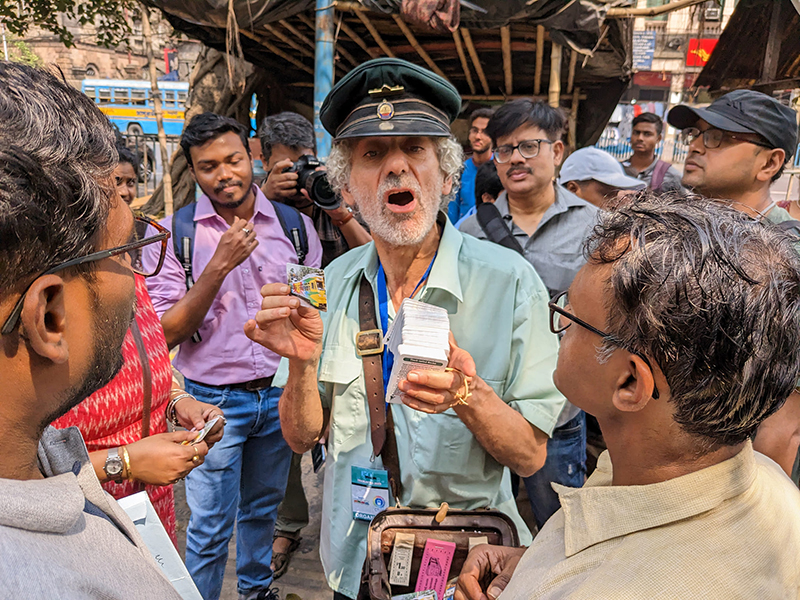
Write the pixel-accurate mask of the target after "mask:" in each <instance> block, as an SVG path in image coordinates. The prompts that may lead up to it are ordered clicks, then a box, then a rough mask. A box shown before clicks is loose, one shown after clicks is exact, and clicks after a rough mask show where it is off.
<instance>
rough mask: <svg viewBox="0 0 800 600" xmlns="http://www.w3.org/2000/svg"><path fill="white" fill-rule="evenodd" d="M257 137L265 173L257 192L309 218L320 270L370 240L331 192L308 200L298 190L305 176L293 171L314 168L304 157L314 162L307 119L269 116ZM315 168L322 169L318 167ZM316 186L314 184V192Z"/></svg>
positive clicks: (291, 115) (290, 114)
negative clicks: (319, 247)
mask: <svg viewBox="0 0 800 600" xmlns="http://www.w3.org/2000/svg"><path fill="white" fill-rule="evenodd" d="M258 137H259V139H260V140H261V153H262V156H261V160H262V162H263V163H264V170H265V171H266V172H267V179H266V180H265V181H264V183H263V184H262V185H261V191H263V192H264V195H265V196H266V197H267V198H269V199H270V200H277V201H279V202H284V203H286V204H289V205H291V206H294V207H295V208H296V209H297V210H299V211H301V212H303V213H305V214H306V215H308V216H309V217H311V220H312V221H314V227H315V228H316V230H317V234H318V235H319V239H320V241H321V242H322V266H323V267H325V266H327V265H328V263H330V262H331V261H332V260H333V259H334V258H338V257H339V256H341V255H342V254H344V253H345V252H347V251H348V250H349V249H350V248H356V247H358V246H362V245H364V244H366V243H368V242H370V241H372V237H371V236H370V234H369V232H368V231H367V230H366V229H365V228H364V227H363V226H362V225H361V223H359V222H358V220H357V219H354V218H353V210H352V209H351V208H350V207H349V206H347V205H346V204H342V203H341V202H340V198H338V197H336V196H333V194H332V192H329V191H328V190H327V189H326V190H325V192H323V196H324V197H323V198H314V199H312V197H311V196H310V195H309V193H308V191H307V190H306V189H303V188H302V187H301V189H300V190H299V191H298V180H299V178H300V177H301V176H303V175H305V173H302V175H301V173H298V172H297V171H298V170H299V171H301V172H302V171H307V170H308V169H314V168H315V167H314V166H312V165H311V164H307V163H306V160H305V159H304V157H309V158H314V160H315V161H316V151H315V146H316V144H315V142H314V127H313V126H312V125H311V123H310V122H309V121H308V119H306V118H305V117H303V116H302V115H299V114H297V113H294V112H282V113H278V114H277V115H272V116H270V117H267V118H266V119H264V121H263V123H261V127H259V129H258ZM316 168H317V170H321V169H324V167H321V166H319V167H316ZM301 183H303V182H301ZM318 186H319V184H318V183H316V182H315V188H314V189H318ZM325 187H326V188H327V186H325ZM328 194H330V195H328ZM314 200H316V202H315V201H314Z"/></svg>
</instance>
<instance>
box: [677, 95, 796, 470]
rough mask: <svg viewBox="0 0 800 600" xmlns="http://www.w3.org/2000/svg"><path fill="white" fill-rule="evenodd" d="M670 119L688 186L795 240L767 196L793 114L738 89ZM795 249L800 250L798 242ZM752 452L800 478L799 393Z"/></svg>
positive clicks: (790, 145) (792, 136) (789, 145)
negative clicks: (682, 145)
mask: <svg viewBox="0 0 800 600" xmlns="http://www.w3.org/2000/svg"><path fill="white" fill-rule="evenodd" d="M667 121H668V122H669V124H670V125H672V126H673V127H677V128H678V129H681V130H682V133H681V135H682V136H683V139H684V140H685V141H686V143H688V144H689V154H688V155H687V157H686V165H685V167H684V174H683V181H682V182H683V185H685V186H686V187H689V188H692V189H693V190H694V191H695V192H696V193H698V194H702V195H704V196H706V197H708V198H714V199H718V200H727V201H730V202H731V203H732V206H733V207H734V208H736V209H738V210H741V211H744V212H746V213H747V214H749V215H750V216H753V217H756V218H760V219H761V220H762V221H764V222H768V223H773V224H776V225H777V226H778V227H779V228H781V229H785V230H788V231H793V232H794V235H795V237H797V236H798V233H797V230H798V229H800V223H798V222H797V221H794V220H793V219H792V217H791V216H790V215H789V213H788V212H787V211H785V210H784V209H782V208H780V207H779V206H776V204H775V202H774V201H773V200H772V196H771V194H770V186H771V185H772V183H774V182H775V181H777V180H778V179H779V178H780V176H781V174H782V173H783V169H784V166H785V165H786V163H788V162H789V159H790V158H791V157H792V155H793V154H794V152H795V150H796V148H797V113H795V111H794V110H792V109H791V108H789V107H788V106H784V105H783V104H781V103H780V102H778V101H777V100H775V99H774V98H771V97H770V96H767V95H766V94H762V93H761V92H755V91H751V90H737V91H735V92H730V93H729V94H725V95H724V96H722V97H721V98H719V99H718V100H716V101H715V102H713V103H712V104H711V105H710V106H708V107H707V108H692V107H689V106H684V105H681V106H676V107H675V108H673V109H672V110H671V111H670V112H669V115H668V117H667ZM795 247H796V248H798V250H800V242H798V243H796V244H795ZM754 447H755V448H756V450H758V451H759V452H763V453H764V454H766V455H767V456H769V457H770V458H772V459H773V460H775V461H776V462H777V463H778V464H780V465H781V467H782V468H783V469H784V470H785V471H786V472H787V473H789V474H791V475H792V476H793V478H794V480H795V482H797V481H798V468H797V464H796V463H797V457H798V447H800V393H798V392H797V391H794V392H792V394H791V396H789V399H788V400H787V402H786V404H785V405H784V407H783V408H782V409H781V410H780V412H778V413H777V414H775V415H774V416H773V417H771V418H769V419H767V420H766V421H765V422H764V425H763V426H762V427H761V428H760V429H759V432H758V435H757V436H756V439H755V442H754Z"/></svg>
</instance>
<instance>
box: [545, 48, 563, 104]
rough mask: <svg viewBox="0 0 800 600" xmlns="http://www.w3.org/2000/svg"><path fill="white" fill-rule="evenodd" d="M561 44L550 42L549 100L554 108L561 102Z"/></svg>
mask: <svg viewBox="0 0 800 600" xmlns="http://www.w3.org/2000/svg"><path fill="white" fill-rule="evenodd" d="M561 50H562V48H561V45H560V44H556V43H555V42H552V43H551V44H550V93H549V95H548V97H547V102H548V103H549V104H550V106H552V107H553V108H558V107H559V105H560V104H561Z"/></svg>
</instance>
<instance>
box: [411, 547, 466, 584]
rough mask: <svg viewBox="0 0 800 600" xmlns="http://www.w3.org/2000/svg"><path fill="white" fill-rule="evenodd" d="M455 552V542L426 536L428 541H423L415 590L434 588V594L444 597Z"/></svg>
mask: <svg viewBox="0 0 800 600" xmlns="http://www.w3.org/2000/svg"><path fill="white" fill-rule="evenodd" d="M455 552H456V545H455V543H453V542H445V541H443V540H436V539H433V538H428V541H426V542H425V552H424V553H423V554H422V562H421V563H420V565H419V576H418V577H417V586H416V588H414V589H415V590H416V591H422V590H436V596H437V597H438V598H444V592H445V587H446V586H447V578H448V576H449V574H450V565H451V564H452V562H453V555H454V554H455Z"/></svg>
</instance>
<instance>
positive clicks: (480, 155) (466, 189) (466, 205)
mask: <svg viewBox="0 0 800 600" xmlns="http://www.w3.org/2000/svg"><path fill="white" fill-rule="evenodd" d="M493 112H494V111H492V109H491V108H479V109H477V110H474V111H472V114H471V115H470V116H469V145H470V148H472V156H470V157H469V158H468V159H467V160H465V161H464V170H463V171H461V185H460V186H459V188H458V191H457V192H456V193H455V197H454V198H453V199H452V200H451V201H450V204H448V206H447V216H448V218H449V219H450V222H451V223H453V224H454V225H455V224H456V223H458V222H459V221H460V220H461V219H463V218H464V217H465V216H466V215H467V214H468V213H469V212H470V210H473V209H474V208H475V177H476V176H477V175H478V167H480V166H481V165H482V164H485V163H487V162H489V161H490V160H491V159H492V139H491V138H490V137H489V136H488V135H487V133H486V126H487V125H488V124H489V119H491V118H492V114H493ZM473 212H474V210H473Z"/></svg>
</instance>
